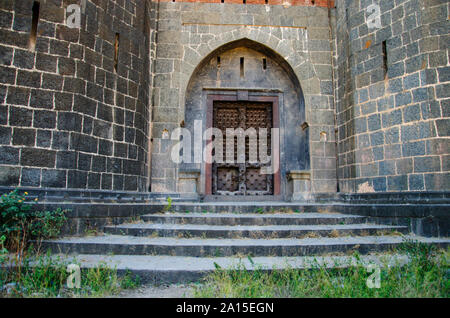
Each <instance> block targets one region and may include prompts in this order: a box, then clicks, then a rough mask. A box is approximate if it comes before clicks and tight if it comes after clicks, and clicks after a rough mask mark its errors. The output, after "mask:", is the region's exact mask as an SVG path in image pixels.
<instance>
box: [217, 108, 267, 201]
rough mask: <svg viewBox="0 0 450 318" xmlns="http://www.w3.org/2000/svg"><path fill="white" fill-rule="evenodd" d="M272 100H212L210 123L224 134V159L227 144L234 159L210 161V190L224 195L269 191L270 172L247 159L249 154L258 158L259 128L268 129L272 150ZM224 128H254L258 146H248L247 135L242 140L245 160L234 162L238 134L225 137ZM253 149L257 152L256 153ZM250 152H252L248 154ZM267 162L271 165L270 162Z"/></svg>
mask: <svg viewBox="0 0 450 318" xmlns="http://www.w3.org/2000/svg"><path fill="white" fill-rule="evenodd" d="M272 126H273V125H272V103H271V102H247V101H245V102H242V101H239V102H235V101H233V102H230V101H215V102H214V104H213V127H214V128H218V129H220V130H221V131H222V134H223V155H224V160H225V159H226V149H227V147H226V146H227V145H229V146H230V147H233V148H234V163H215V162H214V163H213V165H212V179H213V180H212V193H213V194H223V195H272V194H273V192H274V190H273V175H265V174H260V168H261V166H262V165H261V164H260V163H258V162H256V163H255V162H250V158H256V160H257V161H258V160H259V156H258V153H257V149H258V148H259V135H258V132H259V129H260V128H266V129H267V154H268V155H270V154H271V145H272V143H271V134H270V129H271V128H272ZM227 128H233V129H236V128H242V129H243V130H244V131H245V130H246V129H248V128H254V129H255V130H256V134H257V136H258V137H257V138H258V139H257V147H250V145H249V141H250V138H249V137H246V140H245V163H237V159H238V157H237V156H238V147H237V144H238V142H237V138H236V137H235V138H234V139H231V140H228V139H227V138H226V129H227ZM255 151H256V153H255ZM251 155H253V156H251ZM266 165H270V162H269V163H267V164H266Z"/></svg>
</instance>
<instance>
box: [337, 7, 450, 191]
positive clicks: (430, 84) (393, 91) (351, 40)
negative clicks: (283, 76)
mask: <svg viewBox="0 0 450 318" xmlns="http://www.w3.org/2000/svg"><path fill="white" fill-rule="evenodd" d="M371 4H376V5H379V6H380V8H381V28H373V29H369V28H368V25H367V23H366V22H367V19H368V18H369V16H370V15H371V14H372V13H373V12H367V8H368V7H369V5H371ZM449 5H450V4H449V2H448V1H446V0H443V1H441V0H396V1H387V0H361V1H356V0H341V1H337V13H336V15H337V27H336V44H337V48H336V51H335V66H336V68H335V74H336V81H335V84H336V85H335V100H336V111H337V118H338V123H337V126H338V139H339V147H338V148H339V169H338V171H339V180H340V183H339V184H340V190H341V191H342V192H372V191H377V192H378V191H420V190H422V191H423V190H432V191H434V190H449V189H450V181H449V180H450V178H449V176H450V175H449V173H448V171H449V165H448V162H449V160H448V159H449V156H448V154H449V149H450V147H449V141H450V139H449V138H448V137H449V127H450V125H449V119H448V117H449V107H448V101H449V68H448V65H449V60H448V50H449V23H448V14H449V11H448V10H449ZM383 42H385V53H386V54H384V52H383V51H384V49H383Z"/></svg>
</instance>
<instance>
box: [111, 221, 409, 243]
mask: <svg viewBox="0 0 450 318" xmlns="http://www.w3.org/2000/svg"><path fill="white" fill-rule="evenodd" d="M104 232H105V233H108V234H115V235H132V236H151V237H178V238H191V237H202V238H253V239H258V238H303V237H339V236H348V235H365V236H368V235H386V234H391V233H393V232H398V233H407V232H408V227H406V226H388V225H373V224H332V225H327V224H325V225H322V224H321V225H265V226H258V225H233V226H230V225H201V224H157V223H156V224H148V223H137V224H125V225H117V226H106V227H105V228H104Z"/></svg>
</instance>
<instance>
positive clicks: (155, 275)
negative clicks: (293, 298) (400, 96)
mask: <svg viewBox="0 0 450 318" xmlns="http://www.w3.org/2000/svg"><path fill="white" fill-rule="evenodd" d="M53 257H55V259H57V260H62V261H66V262H68V263H73V262H75V263H76V264H79V265H80V267H81V268H82V269H83V268H94V267H96V266H99V265H106V266H108V267H110V268H116V269H117V271H118V274H119V275H120V274H125V273H129V272H131V273H132V274H133V275H137V276H139V279H140V281H141V283H143V284H154V285H159V284H180V283H189V282H198V281H200V280H201V278H203V277H205V276H206V275H207V274H210V273H212V272H213V271H214V270H216V268H217V266H219V267H220V268H222V269H237V268H241V269H243V268H245V269H246V270H248V271H254V270H261V271H271V270H275V269H276V270H285V269H299V270H301V269H311V268H317V267H319V266H320V267H325V268H347V267H350V266H354V265H356V264H360V265H362V266H366V265H368V264H378V265H379V266H395V265H404V264H406V263H407V262H408V257H407V256H405V255H400V254H392V255H391V254H379V255H361V256H360V257H359V261H357V260H356V258H355V257H353V256H323V257H321V256H317V257H311V256H303V257H302V256H300V257H254V258H251V259H249V258H247V257H244V258H240V257H239V258H236V257H200V258H199V257H180V256H148V255H95V254H90V255H88V254H81V255H76V256H67V255H63V254H56V255H53Z"/></svg>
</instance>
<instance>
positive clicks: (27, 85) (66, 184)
mask: <svg viewBox="0 0 450 318" xmlns="http://www.w3.org/2000/svg"><path fill="white" fill-rule="evenodd" d="M72 3H75V4H80V3H81V2H80V1H67V0H64V1H62V0H46V1H40V13H39V23H38V28H37V41H36V47H35V50H33V49H30V47H29V37H30V31H31V27H32V8H33V1H29V0H15V1H12V0H2V1H0V184H1V185H3V186H5V185H6V186H27V187H30V186H31V187H43V188H44V187H50V188H78V189H105V190H133V191H136V190H139V191H146V190H147V187H148V178H147V177H148V146H147V145H148V121H149V118H150V115H149V107H148V105H149V102H148V100H149V87H150V85H151V78H150V72H149V54H148V51H149V38H148V34H149V21H148V20H149V16H150V12H149V11H150V5H148V9H147V1H146V0H126V1H124V0H116V1H114V0H88V1H86V7H85V8H84V9H83V13H82V19H81V28H80V29H78V28H73V29H71V28H68V27H67V26H66V23H65V18H66V12H65V8H66V7H67V6H68V5H69V4H72ZM147 10H148V12H146V11H147ZM116 34H119V48H118V64H117V70H115V69H114V55H115V39H116Z"/></svg>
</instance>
